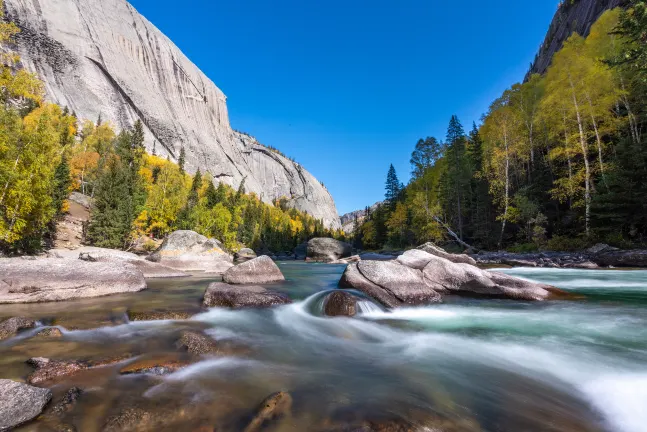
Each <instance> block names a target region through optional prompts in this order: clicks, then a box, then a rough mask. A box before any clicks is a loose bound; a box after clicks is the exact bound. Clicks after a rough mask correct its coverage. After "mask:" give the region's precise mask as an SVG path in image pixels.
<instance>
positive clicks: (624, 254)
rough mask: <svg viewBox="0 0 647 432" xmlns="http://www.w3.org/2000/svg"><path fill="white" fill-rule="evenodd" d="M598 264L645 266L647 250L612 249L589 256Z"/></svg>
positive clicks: (646, 265)
mask: <svg viewBox="0 0 647 432" xmlns="http://www.w3.org/2000/svg"><path fill="white" fill-rule="evenodd" d="M591 260H592V261H593V262H595V263H596V264H597V265H599V266H605V267H608V266H610V267H647V250H625V251H623V250H614V251H609V252H606V251H605V252H602V253H600V254H598V255H594V256H593V257H591Z"/></svg>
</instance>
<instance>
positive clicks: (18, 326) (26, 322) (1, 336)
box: [0, 317, 36, 341]
mask: <svg viewBox="0 0 647 432" xmlns="http://www.w3.org/2000/svg"><path fill="white" fill-rule="evenodd" d="M34 327H36V321H34V320H33V319H29V318H24V317H13V318H9V319H6V320H4V321H2V322H0V341H3V340H5V339H9V338H12V337H14V336H16V335H17V334H18V333H19V332H20V331H21V330H27V329H31V328H34Z"/></svg>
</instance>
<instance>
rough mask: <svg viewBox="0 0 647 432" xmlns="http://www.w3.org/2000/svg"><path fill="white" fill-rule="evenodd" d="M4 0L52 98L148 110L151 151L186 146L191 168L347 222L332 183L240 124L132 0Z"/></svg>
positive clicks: (116, 119) (106, 113)
mask: <svg viewBox="0 0 647 432" xmlns="http://www.w3.org/2000/svg"><path fill="white" fill-rule="evenodd" d="M5 8H6V12H7V18H8V19H9V20H12V21H14V22H15V23H16V24H17V25H18V26H19V27H20V29H21V33H20V34H19V35H18V37H17V38H16V39H17V45H18V46H17V47H16V49H17V51H18V52H19V53H20V55H21V56H22V62H23V65H24V66H25V67H26V68H27V69H28V70H30V71H33V72H36V73H37V74H38V75H39V77H40V78H41V79H42V80H43V81H44V82H45V87H46V91H47V97H48V99H49V100H51V101H52V102H55V103H57V104H59V105H62V106H67V107H68V108H69V109H70V110H71V111H73V112H75V113H76V114H77V116H78V117H79V118H81V119H90V120H97V119H98V118H99V117H101V118H102V119H103V121H110V122H112V123H113V124H114V125H115V126H116V127H117V128H119V129H121V128H126V127H130V126H132V125H133V124H134V123H135V122H136V121H137V119H141V121H142V122H143V124H144V125H145V129H146V131H145V132H146V147H147V149H148V151H149V152H152V151H153V150H154V151H155V152H156V154H157V155H159V156H162V157H167V156H168V157H169V158H171V159H172V160H177V158H178V157H179V154H180V150H181V149H182V148H184V149H185V152H186V168H187V171H189V172H194V171H196V170H197V169H200V170H201V171H202V172H203V173H205V172H209V173H211V175H212V176H213V178H214V179H216V180H217V181H219V182H224V183H227V184H229V185H231V186H233V187H235V188H237V187H238V186H239V185H240V183H241V182H242V181H243V180H244V181H245V189H246V191H247V192H254V193H256V194H257V195H258V196H260V197H261V199H263V201H265V202H272V201H273V200H274V199H276V198H280V197H286V198H288V199H289V202H290V204H291V205H292V206H293V207H296V208H297V209H299V210H302V211H307V212H308V213H309V214H311V215H312V216H314V217H316V218H318V219H323V221H324V223H325V225H326V226H327V227H330V228H334V229H337V228H339V227H341V223H340V220H339V216H338V214H337V209H336V207H335V202H334V200H333V198H332V196H331V195H330V193H329V192H328V190H327V189H326V188H325V187H324V186H323V185H322V184H321V183H320V182H319V181H318V180H317V179H316V178H315V177H314V176H313V175H312V174H310V173H309V172H308V171H306V170H305V169H304V168H303V167H302V166H301V165H300V164H298V163H296V162H294V161H291V160H290V159H288V158H286V157H284V156H283V155H281V154H279V153H278V152H276V151H274V150H272V149H270V148H268V147H265V146H263V145H261V144H260V143H259V142H258V141H256V139H254V138H252V137H251V136H249V135H246V134H242V133H239V132H236V131H234V130H233V129H232V128H231V126H230V124H229V116H228V111H227V98H226V96H225V94H224V93H223V92H222V91H221V90H220V89H219V88H218V87H217V86H216V85H215V84H214V83H213V82H212V81H211V80H210V79H209V78H208V77H207V76H206V75H205V74H204V73H202V72H201V71H200V69H199V68H198V67H197V66H196V65H195V64H193V63H192V62H191V61H190V60H189V59H188V58H187V57H186V56H185V55H184V54H183V53H182V52H181V51H180V49H179V48H178V47H177V46H175V44H173V42H172V41H171V40H170V39H169V38H167V37H166V36H165V35H164V34H162V32H160V31H159V30H158V29H157V28H156V27H155V26H154V25H153V24H151V23H150V22H149V21H148V20H146V18H144V17H143V16H142V15H140V14H139V13H138V12H137V11H136V10H135V8H133V7H132V6H131V5H130V4H129V3H128V2H127V1H125V0H5ZM223 60H225V59H223ZM223 64H226V60H225V61H223Z"/></svg>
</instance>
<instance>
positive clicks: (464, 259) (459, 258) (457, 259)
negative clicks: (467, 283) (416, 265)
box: [418, 242, 476, 265]
mask: <svg viewBox="0 0 647 432" xmlns="http://www.w3.org/2000/svg"><path fill="white" fill-rule="evenodd" d="M418 249H420V250H422V251H425V252H427V253H430V254H432V255H436V256H438V257H441V258H445V259H446V260H449V261H451V262H453V263H462V264H471V265H476V260H475V259H474V258H472V257H471V256H469V255H465V254H452V253H449V252H447V251H445V250H444V249H443V248H440V247H438V246H436V245H435V244H433V243H431V242H427V243H425V244H423V245H422V246H418Z"/></svg>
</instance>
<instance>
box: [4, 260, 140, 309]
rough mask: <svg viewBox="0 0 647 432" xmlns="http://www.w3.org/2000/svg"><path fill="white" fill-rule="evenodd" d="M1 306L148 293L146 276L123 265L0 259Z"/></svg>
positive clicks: (76, 261)
mask: <svg viewBox="0 0 647 432" xmlns="http://www.w3.org/2000/svg"><path fill="white" fill-rule="evenodd" d="M0 275H2V279H1V280H0V303H39V302H48V301H63V300H74V299H79V298H89V297H100V296H106V295H111V294H120V293H129V292H138V291H142V290H144V289H146V280H145V279H144V275H143V274H142V272H141V271H140V270H138V269H137V268H135V267H133V266H131V265H129V264H125V263H121V262H86V261H80V260H65V259H61V260H57V259H48V258H39V259H35V260H23V259H20V258H3V259H0Z"/></svg>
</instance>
